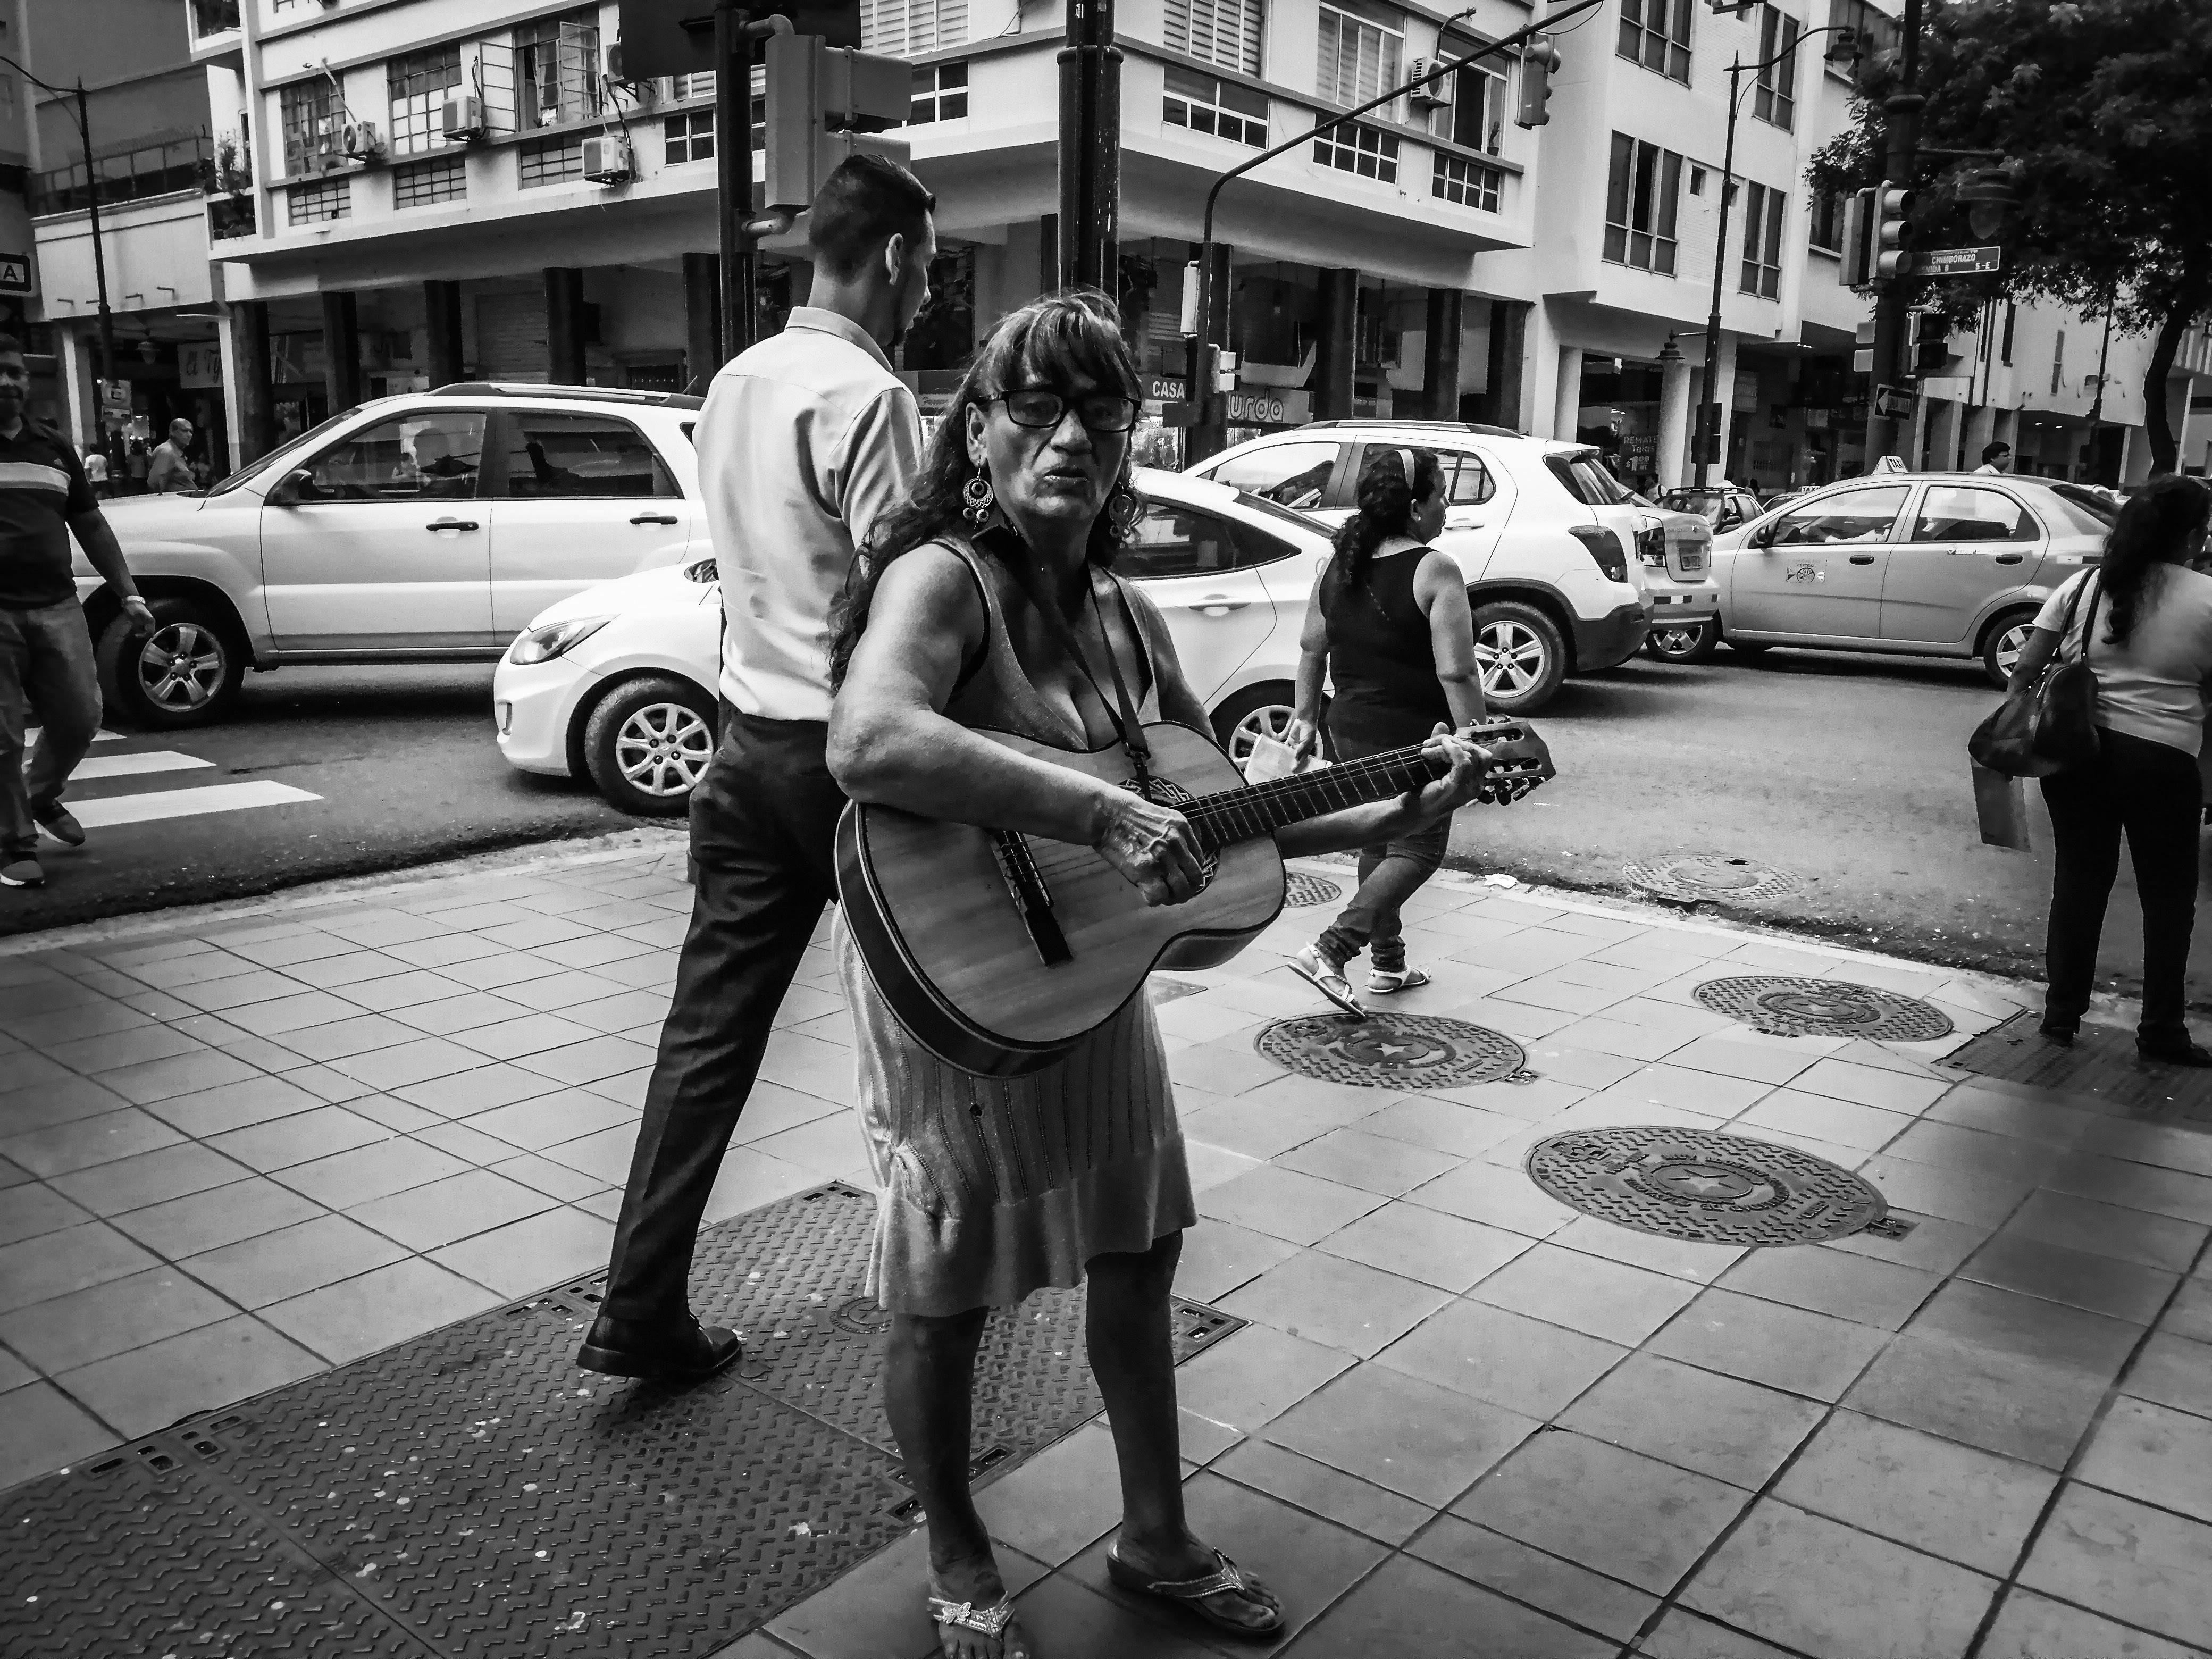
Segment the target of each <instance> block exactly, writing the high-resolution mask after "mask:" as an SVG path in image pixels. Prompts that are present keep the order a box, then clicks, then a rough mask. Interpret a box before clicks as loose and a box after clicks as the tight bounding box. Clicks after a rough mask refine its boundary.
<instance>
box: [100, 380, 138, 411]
mask: <svg viewBox="0 0 2212 1659" xmlns="http://www.w3.org/2000/svg"><path fill="white" fill-rule="evenodd" d="M100 406H101V407H102V408H103V409H107V410H112V411H113V412H114V413H116V414H118V415H128V414H129V413H130V412H131V382H130V381H128V380H102V381H101V382H100Z"/></svg>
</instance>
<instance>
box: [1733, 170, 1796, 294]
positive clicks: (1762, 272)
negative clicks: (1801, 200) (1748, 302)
mask: <svg viewBox="0 0 2212 1659" xmlns="http://www.w3.org/2000/svg"><path fill="white" fill-rule="evenodd" d="M1789 209H1790V201H1789V198H1788V197H1785V196H1784V195H1783V193H1782V192H1781V191H1778V190H1769V189H1768V188H1767V187H1766V186H1765V185H1745V186H1744V189H1743V277H1742V280H1741V283H1738V286H1739V287H1740V288H1741V289H1742V290H1743V292H1745V293H1746V294H1756V295H1759V298H1760V299H1762V300H1771V299H1775V298H1777V297H1778V296H1779V295H1780V294H1781V292H1782V222H1783V220H1784V217H1785V216H1787V215H1788V212H1789Z"/></svg>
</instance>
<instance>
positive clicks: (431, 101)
mask: <svg viewBox="0 0 2212 1659" xmlns="http://www.w3.org/2000/svg"><path fill="white" fill-rule="evenodd" d="M384 82H385V86H386V89H387V90H388V91H389V92H390V93H391V94H392V154H393V155H418V154H420V153H421V152H422V151H423V150H426V149H436V148H437V146H438V144H439V143H441V140H442V138H443V137H444V133H445V110H446V89H447V88H448V87H458V86H459V85H460V84H461V49H460V47H459V46H457V45H456V46H433V47H431V48H430V50H429V51H428V52H410V53H409V54H408V55H407V56H406V57H404V58H393V59H392V61H391V62H390V63H388V64H386V65H385V66H384Z"/></svg>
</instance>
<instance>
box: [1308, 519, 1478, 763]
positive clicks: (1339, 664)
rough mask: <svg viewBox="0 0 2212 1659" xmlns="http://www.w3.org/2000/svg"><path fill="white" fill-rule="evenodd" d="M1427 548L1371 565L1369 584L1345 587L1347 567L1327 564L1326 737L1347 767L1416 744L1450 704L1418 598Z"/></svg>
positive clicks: (1444, 718)
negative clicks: (1415, 589)
mask: <svg viewBox="0 0 2212 1659" xmlns="http://www.w3.org/2000/svg"><path fill="white" fill-rule="evenodd" d="M1429 552H1430V549H1428V548H1426V547H1408V548H1406V549H1404V550H1401V551H1399V552H1396V553H1391V554H1388V555H1385V556H1382V557H1379V558H1371V559H1370V560H1369V561H1368V562H1367V571H1366V577H1365V580H1363V581H1361V582H1360V583H1359V584H1358V586H1353V584H1352V582H1351V581H1350V580H1348V578H1347V575H1346V570H1345V566H1344V561H1343V560H1342V559H1340V558H1339V559H1334V560H1332V561H1330V562H1329V566H1328V571H1327V572H1326V573H1325V574H1324V575H1323V576H1322V587H1321V610H1322V619H1323V620H1324V621H1325V622H1326V623H1328V673H1329V679H1330V681H1331V682H1332V684H1333V685H1334V693H1333V695H1332V696H1331V697H1330V699H1329V705H1328V732H1329V736H1330V737H1332V738H1334V739H1335V740H1336V747H1337V752H1338V753H1339V754H1340V755H1341V756H1343V757H1345V758H1346V760H1357V759H1359V758H1361V757H1364V756H1368V755H1376V754H1380V753H1382V752H1383V750H1386V749H1396V748H1399V747H1401V746H1402V745H1403V744H1409V743H1419V742H1420V741H1421V740H1422V739H1423V738H1425V737H1427V736H1428V735H1429V733H1430V732H1432V731H1434V730H1435V729H1436V726H1437V722H1438V721H1439V720H1441V721H1443V723H1444V724H1446V725H1449V724H1450V723H1451V704H1450V703H1449V702H1448V701H1446V699H1445V697H1444V688H1443V682H1442V681H1440V680H1438V679H1437V659H1436V649H1435V647H1434V644H1433V643H1432V641H1431V635H1430V632H1429V619H1428V617H1425V615H1423V614H1422V611H1421V604H1420V601H1419V599H1416V598H1415V597H1414V596H1413V578H1414V577H1415V576H1416V575H1418V574H1419V572H1420V568H1421V560H1422V559H1423V558H1424V557H1425V556H1426V555H1427V554H1428V553H1429Z"/></svg>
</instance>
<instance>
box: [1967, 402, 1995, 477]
mask: <svg viewBox="0 0 2212 1659" xmlns="http://www.w3.org/2000/svg"><path fill="white" fill-rule="evenodd" d="M1996 429H1997V412H1996V410H1994V409H1992V408H1990V405H1989V404H1980V405H1979V406H1978V407H1976V408H1973V409H1970V410H1967V411H1966V432H1965V434H1964V435H1963V437H1962V438H1961V440H1960V441H1961V442H1962V443H1963V444H1964V446H1965V447H1966V467H1967V470H1968V471H1972V469H1974V468H1975V467H1978V466H1979V465H1981V464H1982V451H1983V450H1984V449H1985V448H1987V447H1989V446H1990V444H1992V443H1995V442H1996Z"/></svg>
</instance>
